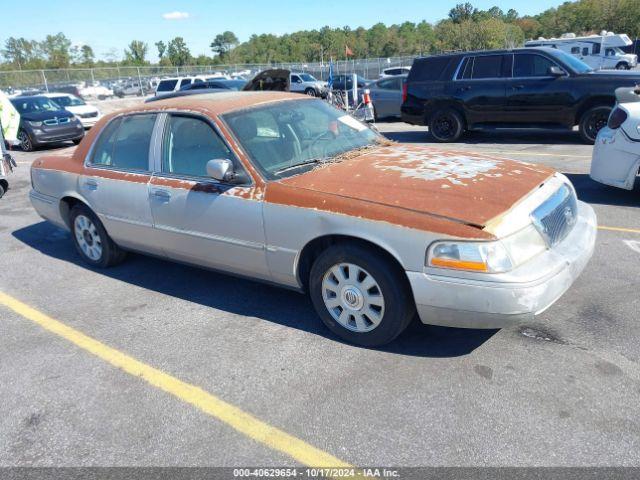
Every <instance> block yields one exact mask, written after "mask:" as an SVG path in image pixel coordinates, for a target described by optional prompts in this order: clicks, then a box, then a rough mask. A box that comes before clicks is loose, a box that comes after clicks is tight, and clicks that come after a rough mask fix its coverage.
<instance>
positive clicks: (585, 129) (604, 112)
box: [579, 105, 611, 145]
mask: <svg viewBox="0 0 640 480" xmlns="http://www.w3.org/2000/svg"><path fill="white" fill-rule="evenodd" d="M610 113H611V107H608V106H606V105H601V106H598V107H592V108H590V109H589V110H587V111H586V112H584V113H583V114H582V117H580V124H579V132H580V137H581V138H582V141H583V142H585V143H587V144H590V145H593V144H594V143H595V142H596V137H597V136H598V132H599V131H600V130H601V129H602V128H603V127H604V126H606V125H607V121H608V120H609V114H610Z"/></svg>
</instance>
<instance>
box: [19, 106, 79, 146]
mask: <svg viewBox="0 0 640 480" xmlns="http://www.w3.org/2000/svg"><path fill="white" fill-rule="evenodd" d="M11 103H12V104H13V106H14V107H16V110H17V111H18V113H19V114H20V128H19V130H18V141H19V142H20V147H21V148H22V150H23V151H25V152H31V151H32V150H34V149H36V148H37V147H39V146H41V145H43V144H46V143H58V142H64V141H68V140H71V141H72V142H73V143H75V144H76V145H77V144H79V143H80V141H81V140H82V138H83V137H84V127H83V126H82V123H81V122H80V120H79V119H78V118H77V117H76V116H75V115H74V114H73V113H71V112H69V111H67V110H65V109H64V108H62V107H61V106H60V105H58V104H57V103H55V102H54V101H52V100H51V99H49V98H47V97H45V96H42V95H38V96H32V97H16V98H12V99H11Z"/></svg>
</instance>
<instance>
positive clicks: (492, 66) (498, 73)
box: [472, 55, 502, 79]
mask: <svg viewBox="0 0 640 480" xmlns="http://www.w3.org/2000/svg"><path fill="white" fill-rule="evenodd" d="M500 77H502V55H485V56H482V57H475V60H474V62H473V75H472V78H474V79H477V78H500Z"/></svg>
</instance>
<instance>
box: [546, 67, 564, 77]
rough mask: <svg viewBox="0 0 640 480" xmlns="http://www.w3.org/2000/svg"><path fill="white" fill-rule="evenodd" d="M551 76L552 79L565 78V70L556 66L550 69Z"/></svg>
mask: <svg viewBox="0 0 640 480" xmlns="http://www.w3.org/2000/svg"><path fill="white" fill-rule="evenodd" d="M549 75H551V76H552V77H563V76H564V75H565V73H564V70H562V69H561V68H560V67H558V66H556V65H554V66H552V67H549Z"/></svg>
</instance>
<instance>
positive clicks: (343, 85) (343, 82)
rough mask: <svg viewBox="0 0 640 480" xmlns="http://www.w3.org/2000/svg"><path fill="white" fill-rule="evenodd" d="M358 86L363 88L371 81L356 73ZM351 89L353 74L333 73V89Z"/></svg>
mask: <svg viewBox="0 0 640 480" xmlns="http://www.w3.org/2000/svg"><path fill="white" fill-rule="evenodd" d="M356 78H357V79H358V83H357V84H358V88H364V87H366V86H367V85H369V84H370V83H371V80H367V79H366V78H363V77H361V76H360V75H357V76H356ZM351 89H353V75H335V76H334V77H333V90H341V91H345V90H351Z"/></svg>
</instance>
